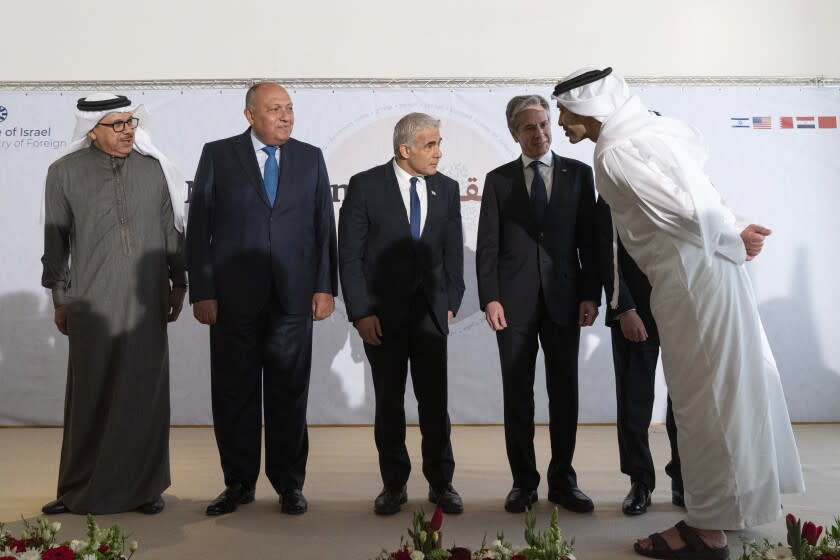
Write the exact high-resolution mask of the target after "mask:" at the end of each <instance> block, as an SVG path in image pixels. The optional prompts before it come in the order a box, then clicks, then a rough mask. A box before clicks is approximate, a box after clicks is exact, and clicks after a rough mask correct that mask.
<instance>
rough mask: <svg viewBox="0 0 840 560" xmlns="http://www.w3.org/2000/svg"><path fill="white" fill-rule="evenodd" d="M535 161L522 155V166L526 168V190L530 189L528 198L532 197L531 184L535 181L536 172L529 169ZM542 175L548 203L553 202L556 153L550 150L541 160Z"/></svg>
mask: <svg viewBox="0 0 840 560" xmlns="http://www.w3.org/2000/svg"><path fill="white" fill-rule="evenodd" d="M532 161H534V160H533V159H531V158H529V157H528V156H526V155H525V154H522V165H523V166H524V167H525V188H526V189H528V196H531V182H532V181H533V180H534V170H533V169H531V168H530V167H528V166H529V165H531V162H532ZM540 162H541V163H543V164H544V165H540V167H539V170H540V175H542V178H543V182H545V195H546V198H545V200H546V202H548V201H549V200H551V179H552V178H553V177H554V152H552V151H551V150H548V151H547V152H546V153H544V154H543V156H542V157H541V158H540Z"/></svg>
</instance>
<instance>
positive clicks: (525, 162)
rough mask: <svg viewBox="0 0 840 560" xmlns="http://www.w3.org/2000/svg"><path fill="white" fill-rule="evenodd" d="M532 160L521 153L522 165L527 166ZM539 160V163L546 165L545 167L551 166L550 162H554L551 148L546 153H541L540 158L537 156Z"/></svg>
mask: <svg viewBox="0 0 840 560" xmlns="http://www.w3.org/2000/svg"><path fill="white" fill-rule="evenodd" d="M532 161H534V159H533V158H529V157H528V156H526V155H525V154H522V165H523V166H525V167H528V166H529V165H531V162H532ZM539 161H540V163H542V164H544V165H546V166H547V167H551V166H552V164H553V163H554V152H552V151H551V150H548V151H547V152H546V153H544V154H543V155H542V157H541V158H539Z"/></svg>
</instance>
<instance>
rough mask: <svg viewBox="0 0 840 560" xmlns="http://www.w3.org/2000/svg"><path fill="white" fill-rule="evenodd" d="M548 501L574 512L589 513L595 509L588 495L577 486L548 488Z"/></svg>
mask: <svg viewBox="0 0 840 560" xmlns="http://www.w3.org/2000/svg"><path fill="white" fill-rule="evenodd" d="M548 501H549V502H554V503H555V504H557V505H560V506H563V507H564V508H566V509H567V510H569V511H573V512H575V513H589V512H591V511H592V510H594V509H595V505H594V504H593V503H592V500H590V499H589V496H587V495H586V494H584V493H583V492H582V491H581V489H580V488H578V487H577V486H569V487H566V488H557V489H554V490H549V491H548Z"/></svg>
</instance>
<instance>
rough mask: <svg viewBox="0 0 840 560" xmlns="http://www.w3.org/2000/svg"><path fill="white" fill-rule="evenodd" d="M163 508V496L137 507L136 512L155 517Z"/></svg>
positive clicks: (164, 503)
mask: <svg viewBox="0 0 840 560" xmlns="http://www.w3.org/2000/svg"><path fill="white" fill-rule="evenodd" d="M165 506H166V502H164V501H163V496H158V497H157V498H156V499H154V500H152V501H151V502H146V503H145V504H141V505H140V506H138V508H137V511H139V512H140V513H142V514H144V515H157V514H159V513H160V512H162V511H163V508H164V507H165Z"/></svg>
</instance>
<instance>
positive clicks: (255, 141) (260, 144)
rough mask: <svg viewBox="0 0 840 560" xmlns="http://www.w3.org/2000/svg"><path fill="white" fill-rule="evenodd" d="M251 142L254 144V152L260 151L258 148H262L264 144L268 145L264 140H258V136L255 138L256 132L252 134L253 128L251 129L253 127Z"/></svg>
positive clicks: (252, 131)
mask: <svg viewBox="0 0 840 560" xmlns="http://www.w3.org/2000/svg"><path fill="white" fill-rule="evenodd" d="M251 142H252V143H253V144H254V151H255V152H259V151H260V150H262V149H263V148H264V147H265V146H268V144H266V143H265V142H263V141H262V140H260V139H259V138H257V135H256V134H254V130H253V129H251ZM275 147H276V146H275Z"/></svg>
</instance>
